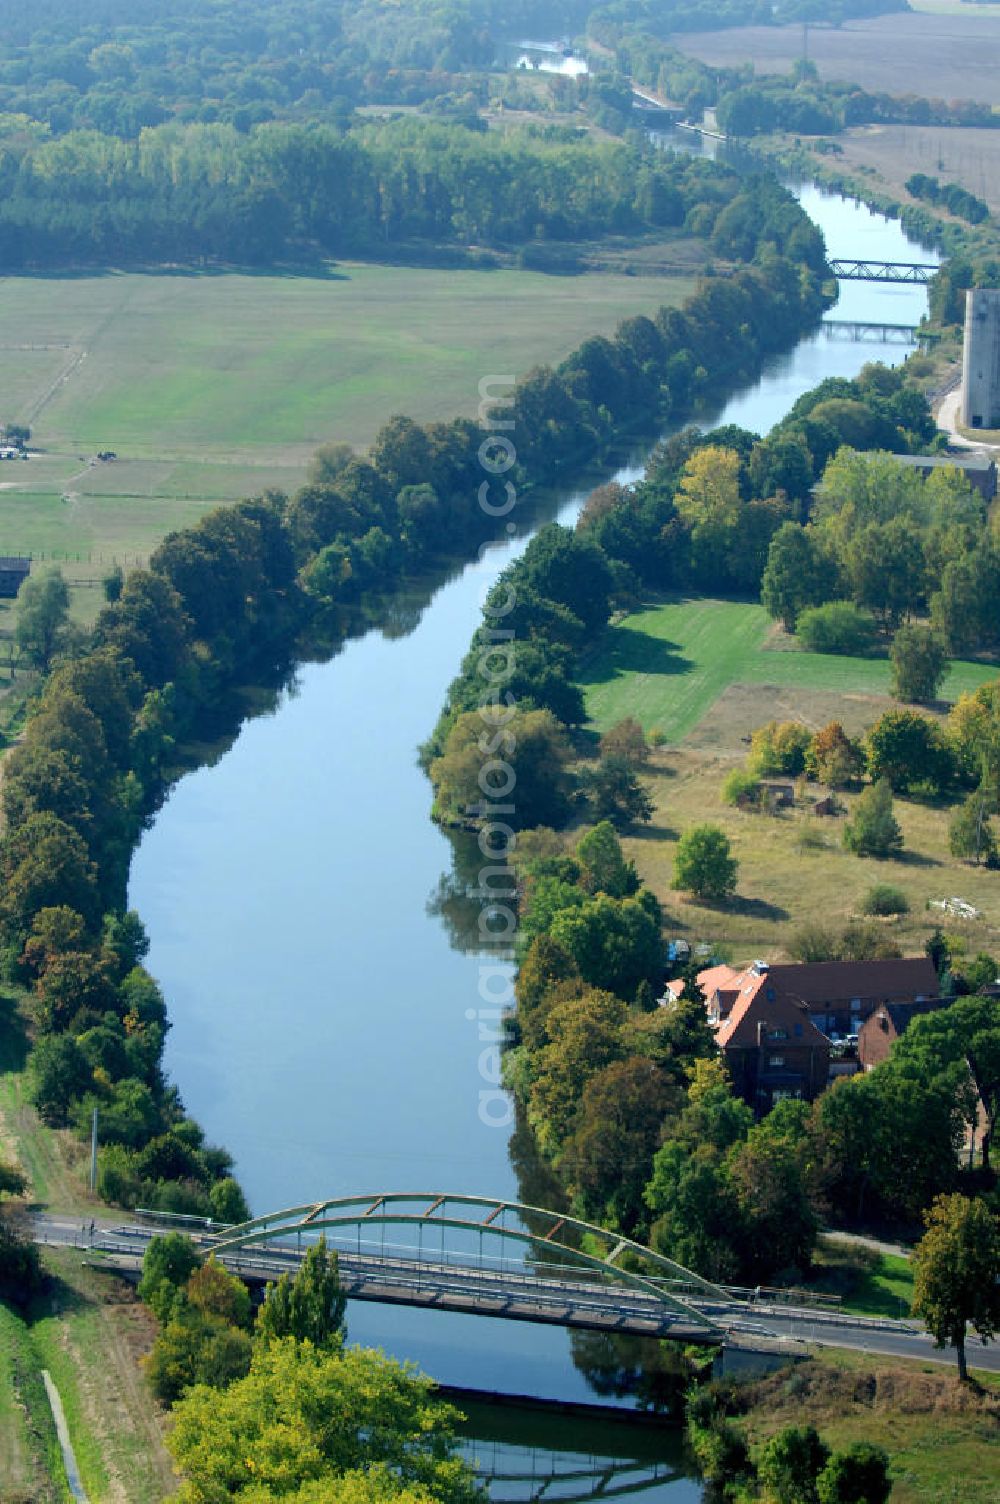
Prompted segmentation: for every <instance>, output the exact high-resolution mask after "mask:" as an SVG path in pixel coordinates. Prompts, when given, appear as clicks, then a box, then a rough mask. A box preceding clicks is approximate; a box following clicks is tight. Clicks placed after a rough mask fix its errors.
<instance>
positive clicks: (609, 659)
mask: <svg viewBox="0 0 1000 1504" xmlns="http://www.w3.org/2000/svg"><path fill="white" fill-rule="evenodd" d="M773 636H774V626H773V623H772V622H771V621H770V619H769V617H768V615H767V613H766V612H765V610H764V608H763V606H758V605H749V604H745V603H743V602H740V601H717V600H704V599H693V600H681V601H673V602H670V603H669V604H666V605H660V606H653V607H650V608H649V609H648V610H645V611H637V612H636V613H635V614H634V615H632V616H629V617H628V618H627V619H626V620H625V621H623V622H621V623H620V624H619V625H617V626H614V627H611V628H609V629H608V631H607V632H606V633H605V635H604V637H603V638H602V639H601V641H600V642H599V643H598V644H597V646H596V647H595V650H594V653H593V654H592V656H591V657H590V659H589V660H588V662H587V664H586V667H585V668H584V670H583V672H582V673H581V675H580V682H581V684H582V685H583V688H584V695H585V699H586V705H587V714H588V716H589V718H590V720H591V721H592V722H593V724H594V725H595V727H596V728H597V729H598V730H599V731H605V730H607V728H608V727H609V726H613V725H614V724H615V722H616V721H620V720H622V719H623V717H625V716H634V718H635V719H636V720H637V721H639V722H640V724H641V725H642V726H643V727H644V728H645V730H646V731H647V732H649V731H656V730H658V731H661V732H662V733H663V734H664V735H665V737H666V739H667V740H668V741H671V742H678V741H681V740H682V739H683V738H684V737H685V736H687V734H688V732H690V731H692V730H693V729H694V727H695V726H697V725H698V723H699V722H700V721H701V720H702V719H703V718H704V717H705V716H706V715H707V714H708V712H709V711H710V710H711V708H712V706H713V705H714V704H715V702H716V701H717V700H718V699H719V698H720V696H721V695H722V694H723V693H724V692H725V691H726V690H727V689H728V688H729V687H730V685H734V684H760V685H775V686H778V687H781V688H786V689H797V690H801V691H805V692H808V691H816V692H820V693H823V694H831V693H832V694H844V695H848V694H854V695H888V694H889V692H890V691H889V681H890V665H889V662H888V660H887V659H885V658H846V657H840V656H834V655H832V654H826V653H806V652H800V651H798V650H797V649H796V648H795V647H794V646H792V645H791V644H790V643H788V641H787V639H783V638H780V637H779V639H778V642H779V644H780V646H776V647H770V646H768V642H769V639H771V638H772V637H773ZM996 676H997V669H996V668H995V667H991V666H990V665H988V664H982V663H962V662H954V663H952V665H951V668H950V670H949V672H948V676H947V678H946V679H945V682H944V684H943V686H942V689H941V694H942V696H943V697H944V698H945V699H954V698H956V696H958V695H959V694H961V693H962V692H963V691H965V690H970V689H975V687H976V686H977V685H978V684H982V683H984V682H985V681H986V680H987V679H992V678H996ZM762 719H766V716H764V717H762Z"/></svg>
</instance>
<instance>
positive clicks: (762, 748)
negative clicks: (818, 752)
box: [747, 721, 812, 778]
mask: <svg viewBox="0 0 1000 1504" xmlns="http://www.w3.org/2000/svg"><path fill="white" fill-rule="evenodd" d="M811 742H812V732H811V731H810V730H809V728H808V726H802V725H800V724H799V722H798V721H781V722H778V721H768V722H767V724H766V725H764V726H758V728H757V730H756V731H755V732H754V733H753V736H752V737H751V738H750V756H749V758H748V759H747V765H748V767H749V768H750V770H751V771H752V772H753V773H755V774H757V775H758V776H761V777H766V776H767V775H768V774H771V773H784V774H785V775H786V776H788V777H791V778H794V777H796V776H797V775H798V774H799V773H802V772H803V771H804V770H805V765H806V753H807V751H808V750H809V747H810V744H811Z"/></svg>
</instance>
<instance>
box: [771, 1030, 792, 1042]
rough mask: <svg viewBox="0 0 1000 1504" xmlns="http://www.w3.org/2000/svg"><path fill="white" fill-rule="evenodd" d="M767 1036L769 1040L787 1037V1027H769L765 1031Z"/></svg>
mask: <svg viewBox="0 0 1000 1504" xmlns="http://www.w3.org/2000/svg"><path fill="white" fill-rule="evenodd" d="M767 1037H768V1039H771V1040H778V1039H787V1038H788V1030H787V1029H769V1030H768V1031H767Z"/></svg>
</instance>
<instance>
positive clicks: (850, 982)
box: [698, 956, 938, 1113]
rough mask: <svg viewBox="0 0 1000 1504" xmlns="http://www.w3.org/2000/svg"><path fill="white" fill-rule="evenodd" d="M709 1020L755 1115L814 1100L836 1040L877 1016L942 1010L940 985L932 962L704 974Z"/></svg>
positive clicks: (761, 965)
mask: <svg viewBox="0 0 1000 1504" xmlns="http://www.w3.org/2000/svg"><path fill="white" fill-rule="evenodd" d="M698 987H699V989H700V991H701V993H702V996H703V997H704V999H705V1006H706V1009H707V1011H708V1020H709V1023H710V1024H711V1025H712V1027H713V1029H714V1030H715V1037H716V1042H717V1043H718V1045H719V1048H720V1050H722V1052H723V1053H724V1055H725V1057H726V1063H727V1065H728V1066H729V1070H730V1073H731V1074H732V1077H733V1081H734V1083H735V1085H736V1090H737V1091H738V1092H739V1094H740V1095H741V1096H742V1097H743V1098H744V1100H745V1101H747V1102H748V1103H749V1104H750V1105H751V1106H752V1107H753V1108H754V1111H755V1112H758V1113H764V1112H767V1111H768V1109H769V1108H770V1107H771V1106H772V1105H773V1104H774V1102H776V1101H779V1100H780V1099H781V1097H783V1096H796V1097H803V1098H805V1099H806V1100H807V1101H811V1100H812V1099H813V1098H814V1097H817V1096H818V1095H819V1093H820V1092H821V1091H823V1089H824V1088H825V1086H826V1085H827V1082H828V1080H829V1077H830V1040H829V1036H830V1035H831V1034H834V1033H836V1034H839V1035H841V1036H844V1037H846V1036H847V1035H849V1034H854V1033H858V1032H859V1030H860V1029H861V1026H862V1024H863V1023H864V1021H865V1020H866V1019H867V1018H869V1017H870V1016H871V1015H872V1014H873V1013H874V1012H875V1011H876V1009H878V1008H880V1007H882V1006H883V1005H885V1006H896V1005H922V1004H926V1003H930V1004H931V1005H932V1006H933V1005H936V1003H937V999H938V979H937V972H936V971H935V969H934V965H933V963H932V962H931V961H930V960H929V959H928V958H927V957H926V956H912V957H908V958H904V959H901V960H893V961H821V962H810V963H805V964H802V965H787V966H784V965H783V966H768V965H767V963H766V962H764V961H755V962H754V963H753V964H752V965H751V966H748V967H745V968H744V969H743V970H742V971H739V970H737V969H736V968H735V967H732V966H711V967H708V968H707V969H706V970H705V971H702V972H699V974H698Z"/></svg>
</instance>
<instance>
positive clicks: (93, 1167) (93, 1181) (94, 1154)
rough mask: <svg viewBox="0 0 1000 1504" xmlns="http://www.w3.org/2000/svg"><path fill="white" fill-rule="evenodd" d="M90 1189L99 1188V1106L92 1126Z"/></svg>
mask: <svg viewBox="0 0 1000 1504" xmlns="http://www.w3.org/2000/svg"><path fill="white" fill-rule="evenodd" d="M90 1189H91V1190H92V1191H96V1190H97V1108H96V1107H95V1108H94V1120H93V1122H92V1123H91V1126H90Z"/></svg>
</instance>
